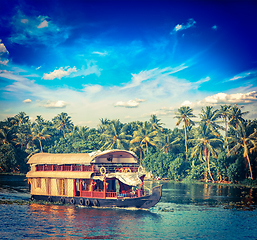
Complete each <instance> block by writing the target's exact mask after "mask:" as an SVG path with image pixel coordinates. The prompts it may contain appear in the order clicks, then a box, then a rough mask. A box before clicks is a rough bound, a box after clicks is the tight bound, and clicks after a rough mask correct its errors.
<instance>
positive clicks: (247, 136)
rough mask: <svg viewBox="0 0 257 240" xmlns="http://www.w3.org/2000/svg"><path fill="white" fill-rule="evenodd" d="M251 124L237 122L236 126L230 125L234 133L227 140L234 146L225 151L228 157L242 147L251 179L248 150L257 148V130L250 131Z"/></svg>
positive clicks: (251, 150)
mask: <svg viewBox="0 0 257 240" xmlns="http://www.w3.org/2000/svg"><path fill="white" fill-rule="evenodd" d="M251 125H252V122H248V123H242V122H239V124H238V125H237V128H235V127H234V126H230V128H231V129H232V131H233V132H234V134H233V135H231V136H230V137H228V140H229V141H230V142H229V144H233V145H234V147H233V148H232V149H230V151H229V152H228V153H227V156H228V157H229V156H230V155H231V154H235V153H237V152H238V150H239V149H240V148H243V149H244V153H243V156H244V158H245V160H246V162H247V164H248V167H249V171H250V177H251V179H253V173H252V168H251V161H250V158H249V151H250V153H252V152H253V151H254V150H256V148H257V131H256V129H254V130H253V132H251V127H252V126H251Z"/></svg>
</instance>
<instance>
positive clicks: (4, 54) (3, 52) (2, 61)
mask: <svg viewBox="0 0 257 240" xmlns="http://www.w3.org/2000/svg"><path fill="white" fill-rule="evenodd" d="M1 42H2V40H1V39H0V65H7V63H8V62H9V60H8V59H7V58H8V55H9V52H8V50H7V49H6V47H5V45H4V44H3V43H1Z"/></svg>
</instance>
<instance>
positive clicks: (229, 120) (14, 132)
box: [0, 105, 257, 183]
mask: <svg viewBox="0 0 257 240" xmlns="http://www.w3.org/2000/svg"><path fill="white" fill-rule="evenodd" d="M246 113H247V112H241V110H240V109H239V108H238V107H237V106H236V105H234V106H226V105H223V106H221V108H220V109H216V110H215V109H213V107H209V106H206V108H203V109H202V111H201V113H200V119H201V123H200V124H199V125H197V126H195V124H196V123H195V122H193V121H192V120H191V118H193V117H195V115H194V114H193V109H192V108H190V107H181V108H179V109H178V112H176V113H175V118H177V120H178V121H177V126H179V125H180V123H182V122H183V127H182V128H181V127H180V128H177V127H175V128H174V129H167V128H164V127H163V126H162V123H161V120H160V119H158V118H157V116H156V115H152V116H151V117H150V119H149V121H144V122H141V121H134V122H129V123H122V122H120V120H110V119H104V118H102V119H100V124H99V125H98V126H97V129H94V128H92V129H90V128H89V127H87V126H74V125H73V123H72V120H71V117H70V116H68V114H67V113H64V112H62V113H60V114H58V115H57V116H55V117H54V118H53V119H52V120H51V121H48V120H45V119H44V118H43V117H42V116H37V117H36V119H35V121H34V122H33V123H31V122H30V119H29V117H28V116H27V115H26V113H24V112H20V113H18V114H17V115H15V116H14V117H10V118H7V119H6V120H4V121H0V172H24V173H25V172H27V170H28V166H27V164H26V162H27V160H28V159H29V157H30V156H31V155H32V154H35V153H38V152H49V153H88V152H92V151H96V150H99V149H102V150H106V149H115V148H118V149H126V150H131V151H134V152H135V153H136V154H137V155H138V157H139V159H140V163H142V164H143V166H144V167H145V168H146V170H147V171H149V172H151V173H152V175H153V176H154V177H160V178H169V179H173V180H182V179H189V180H190V179H196V180H208V173H209V180H210V178H213V181H219V182H223V181H232V182H235V181H237V182H239V181H243V180H245V179H247V178H248V177H249V176H250V177H251V178H253V180H251V183H254V181H255V180H254V179H256V177H257V170H256V169H257V149H256V147H257V131H256V129H257V121H256V120H253V121H249V120H245V119H244V118H243V116H244V115H245V114H246ZM218 118H222V120H223V121H222V124H223V125H222V126H220V125H219V123H220V121H218ZM224 126H225V127H224ZM222 131H224V135H225V136H224V137H223V132H222ZM221 133H222V134H221ZM223 142H224V144H222V143H223ZM250 167H251V169H252V174H249V173H250V172H251V171H250ZM245 181H246V180H245ZM247 181H248V180H247Z"/></svg>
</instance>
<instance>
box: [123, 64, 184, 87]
mask: <svg viewBox="0 0 257 240" xmlns="http://www.w3.org/2000/svg"><path fill="white" fill-rule="evenodd" d="M185 68H187V66H185V65H184V64H182V65H180V66H178V67H175V68H171V67H166V68H163V69H159V68H154V69H151V70H145V71H141V72H140V73H138V74H133V73H132V74H131V75H132V78H131V82H129V83H128V84H126V85H125V86H124V87H123V88H122V89H126V88H134V87H137V86H139V85H140V84H141V83H142V82H143V81H147V80H155V79H158V78H159V77H162V78H164V77H167V76H168V75H171V74H173V73H176V72H179V71H182V70H183V69H185Z"/></svg>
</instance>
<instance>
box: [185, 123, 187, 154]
mask: <svg viewBox="0 0 257 240" xmlns="http://www.w3.org/2000/svg"><path fill="white" fill-rule="evenodd" d="M185 147H186V153H187V129H186V122H185Z"/></svg>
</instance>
